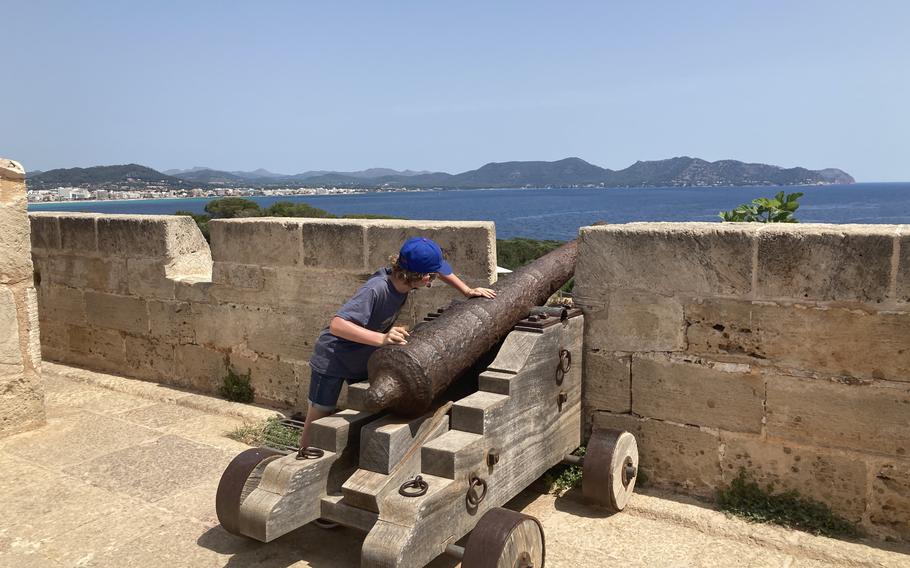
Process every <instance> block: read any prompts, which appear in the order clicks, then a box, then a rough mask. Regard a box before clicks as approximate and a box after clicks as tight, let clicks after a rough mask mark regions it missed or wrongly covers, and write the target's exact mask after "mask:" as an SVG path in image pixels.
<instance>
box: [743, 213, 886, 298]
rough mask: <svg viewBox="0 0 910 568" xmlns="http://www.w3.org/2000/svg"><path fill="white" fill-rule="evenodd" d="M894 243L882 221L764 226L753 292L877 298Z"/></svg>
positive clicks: (774, 295) (882, 291) (775, 295)
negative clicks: (864, 223) (756, 282)
mask: <svg viewBox="0 0 910 568" xmlns="http://www.w3.org/2000/svg"><path fill="white" fill-rule="evenodd" d="M895 244H896V233H895V230H894V228H893V227H889V226H883V225H857V226H851V225H805V224H800V225H797V226H792V225H786V226H777V225H768V226H767V227H763V228H762V230H761V232H760V233H759V236H758V269H757V278H758V290H757V295H758V297H765V298H793V299H796V300H829V301H858V302H881V301H883V300H884V299H885V298H886V297H887V295H888V288H889V286H890V283H891V258H892V253H893V249H894V246H895Z"/></svg>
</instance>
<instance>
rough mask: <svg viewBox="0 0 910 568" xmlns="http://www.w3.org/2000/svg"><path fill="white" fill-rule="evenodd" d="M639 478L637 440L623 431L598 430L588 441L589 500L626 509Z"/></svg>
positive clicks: (585, 475)
mask: <svg viewBox="0 0 910 568" xmlns="http://www.w3.org/2000/svg"><path fill="white" fill-rule="evenodd" d="M637 476H638V444H637V443H636V442H635V436H633V435H632V434H630V433H628V432H622V431H619V430H595V431H594V432H593V433H592V434H591V439H590V440H588V449H587V451H586V452H585V463H584V468H583V472H582V478H581V490H582V493H583V494H584V496H585V497H587V498H588V499H590V500H592V501H594V502H595V503H596V504H598V505H601V506H603V507H606V508H608V509H610V510H611V511H616V512H618V511H622V510H623V509H625V507H626V504H627V503H628V502H629V498H630V497H631V496H632V491H633V490H634V489H635V479H636V477H637Z"/></svg>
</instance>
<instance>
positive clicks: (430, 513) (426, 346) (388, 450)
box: [216, 244, 638, 568]
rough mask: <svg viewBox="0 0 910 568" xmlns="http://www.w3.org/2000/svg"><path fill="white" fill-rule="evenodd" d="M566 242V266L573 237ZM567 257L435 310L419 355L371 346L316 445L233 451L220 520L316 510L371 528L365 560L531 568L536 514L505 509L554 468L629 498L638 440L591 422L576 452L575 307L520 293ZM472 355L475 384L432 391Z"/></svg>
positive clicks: (539, 289)
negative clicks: (449, 560) (363, 373)
mask: <svg viewBox="0 0 910 568" xmlns="http://www.w3.org/2000/svg"><path fill="white" fill-rule="evenodd" d="M551 254H552V253H551ZM560 254H561V255H565V256H564V257H562V258H564V259H566V258H568V259H571V261H570V262H571V265H573V266H574V254H575V252H574V244H573V245H572V246H570V247H568V248H564V249H563V250H562V251H561V252H560ZM544 259H546V257H544ZM551 260H552V258H551ZM538 262H540V261H538ZM555 264H556V265H558V266H564V264H563V263H561V262H556V263H555ZM571 269H572V266H569V268H568V271H567V272H566V271H565V268H559V269H558V270H560V271H562V272H560V274H561V276H558V277H557V278H553V277H552V272H549V273H548V272H545V271H541V270H540V268H534V267H533V265H532V268H530V269H528V270H526V271H525V272H524V275H525V276H523V275H522V274H523V273H522V272H517V273H515V274H513V275H512V276H511V278H510V279H509V282H508V283H503V284H502V285H499V286H497V300H499V301H500V303H496V302H495V301H493V300H481V299H471V300H468V301H466V302H464V303H463V304H459V305H458V306H454V307H452V308H449V309H446V310H444V311H443V312H442V313H439V312H436V313H433V314H429V315H428V316H427V318H426V320H425V322H423V323H421V324H420V325H419V326H418V327H419V329H415V331H414V333H413V334H412V336H411V337H412V340H411V341H409V345H408V346H412V349H413V351H414V352H413V353H411V352H409V351H408V350H405V349H397V348H396V349H389V348H383V349H380V350H378V351H377V352H376V354H375V355H374V357H376V358H377V359H376V361H375V362H374V361H373V360H372V359H371V361H370V365H371V367H370V370H371V382H370V383H369V384H367V383H356V384H353V385H350V386H349V390H348V397H347V400H348V405H349V408H346V409H344V410H340V411H339V412H336V413H335V414H333V415H331V416H328V417H326V418H322V419H320V420H317V421H315V422H313V424H312V431H311V432H312V435H311V439H312V444H313V446H312V447H310V448H304V449H301V450H300V451H296V449H295V448H271V449H270V448H253V449H250V450H247V451H245V452H242V453H241V454H239V455H238V456H237V457H236V458H234V460H233V461H232V462H231V463H230V464H229V465H228V467H227V468H226V469H225V471H224V474H223V475H222V478H221V481H220V483H219V486H218V490H217V493H216V511H217V514H218V519H219V521H220V522H221V524H222V526H223V527H224V528H225V529H226V530H228V531H229V532H232V533H234V534H238V535H244V536H247V537H250V538H253V539H256V540H259V541H262V542H269V541H271V540H273V539H275V538H278V537H279V536H282V535H284V534H287V533H288V532H291V531H293V530H294V529H296V528H298V527H301V526H303V525H304V524H306V523H309V522H312V521H314V520H316V519H318V518H323V519H326V520H329V521H333V522H336V523H339V524H342V525H344V526H347V527H352V528H355V529H358V530H360V531H363V532H364V533H366V536H365V539H364V542H363V546H362V548H361V566H363V567H370V568H373V567H399V568H405V567H414V568H416V567H420V566H425V565H426V564H427V563H429V562H431V561H432V560H433V559H434V558H436V557H437V556H439V555H441V554H447V555H450V556H454V557H457V558H460V559H461V560H462V565H463V566H465V567H467V568H482V567H487V566H525V567H527V566H535V567H539V566H543V565H544V562H545V556H546V549H545V539H544V532H543V528H542V526H541V524H540V523H539V522H538V521H537V520H536V519H534V518H533V517H530V516H528V515H524V514H521V513H518V512H515V511H511V510H508V509H504V508H502V506H503V505H504V504H505V503H507V502H508V501H509V500H511V499H512V498H513V497H515V496H516V495H518V493H520V492H521V491H522V490H524V489H525V488H526V487H528V486H529V485H530V484H531V483H533V482H534V481H535V480H536V479H537V478H538V477H540V476H541V475H542V474H543V473H544V472H546V471H547V470H548V469H549V468H551V467H553V466H554V465H556V464H558V463H561V462H564V463H576V464H578V463H580V462H581V460H582V459H583V466H584V477H583V487H582V491H583V494H584V496H585V497H586V498H589V499H591V500H592V501H593V502H594V503H596V504H598V505H600V506H603V507H605V508H607V509H608V510H611V511H620V510H622V509H623V508H624V507H625V506H626V503H627V502H628V499H629V497H630V496H631V494H632V492H633V491H634V487H635V480H636V476H637V471H638V469H637V468H638V449H637V446H636V442H635V438H634V437H633V436H632V435H631V434H629V433H628V432H619V431H611V430H595V431H594V432H593V433H592V435H591V438H590V440H589V442H588V447H587V448H588V449H587V453H586V454H585V456H584V458H577V457H575V456H572V455H571V454H572V453H573V452H574V451H575V450H576V449H577V448H578V447H579V445H580V443H581V430H582V427H581V355H582V336H583V327H584V316H583V315H582V313H581V311H580V310H576V309H568V308H545V307H539V306H535V305H533V304H532V305H530V306H529V305H528V303H529V302H532V303H538V304H542V303H543V301H542V300H541V299H540V298H541V296H544V298H543V299H546V296H548V295H549V294H550V293H552V291H553V290H555V289H556V288H558V287H559V286H561V285H562V283H563V282H565V280H567V279H568V277H569V276H571V274H572V270H571ZM566 274H568V275H566ZM516 276H517V277H518V278H517V279H516ZM544 281H546V282H544ZM535 282H536V284H535ZM512 286H516V287H517V288H521V290H518V291H514V292H513V291H512V290H511V287H512ZM535 287H536V288H535ZM475 305H476V306H483V310H479V311H478V310H477V309H476V308H475V307H474V306H475ZM462 306H464V307H462ZM480 312H482V313H480ZM446 314H450V315H446ZM484 314H488V315H489V318H490V319H483V318H484V317H485V316H484ZM513 314H514V315H513ZM509 317H512V318H513V319H512V320H510V321H508V322H507V324H506V323H502V322H501V321H499V320H500V318H509ZM444 318H445V319H444ZM459 322H465V323H459ZM484 325H485V326H486V327H483V326H484ZM447 330H455V335H446V333H447ZM499 330H503V331H499ZM480 336H483V338H481V337H480ZM415 337H417V338H420V340H419V341H418V340H414V338H415ZM405 347H407V346H405ZM383 351H385V352H394V355H385V354H384V353H383ZM386 357H388V358H386ZM478 360H480V361H488V363H487V364H485V365H483V366H482V367H483V368H481V369H479V370H475V371H471V372H474V373H476V374H475V376H473V377H471V379H473V380H476V385H477V386H476V390H475V391H473V392H471V393H469V394H466V395H464V396H461V395H459V396H458V397H456V398H453V399H449V398H447V397H445V396H442V397H440V396H438V395H439V394H441V393H448V392H451V391H446V386H448V384H449V383H450V382H451V381H452V380H453V378H454V377H456V376H460V377H462V379H467V377H466V376H465V374H466V373H468V372H469V371H468V370H469V369H470V368H471V366H472V365H474V364H475V363H476V362H477V361H478ZM399 361H406V362H407V364H405V365H403V366H402V367H401V371H400V372H398V371H397V370H396V369H398V367H397V365H398V362H399ZM374 372H375V373H377V374H376V375H375V376H373V375H372V373H374ZM378 377H386V378H384V379H382V380H374V379H377V378H378Z"/></svg>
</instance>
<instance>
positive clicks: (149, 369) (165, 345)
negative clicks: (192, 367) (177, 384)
mask: <svg viewBox="0 0 910 568" xmlns="http://www.w3.org/2000/svg"><path fill="white" fill-rule="evenodd" d="M124 348H125V350H126V364H127V365H128V367H129V370H130V375H132V376H136V377H142V378H146V379H155V380H164V381H165V382H170V380H171V379H172V378H173V376H174V374H175V373H176V355H175V351H174V345H173V344H172V343H169V342H167V341H164V340H161V339H157V340H156V339H148V338H145V337H133V336H132V335H127V336H126V337H125V338H124Z"/></svg>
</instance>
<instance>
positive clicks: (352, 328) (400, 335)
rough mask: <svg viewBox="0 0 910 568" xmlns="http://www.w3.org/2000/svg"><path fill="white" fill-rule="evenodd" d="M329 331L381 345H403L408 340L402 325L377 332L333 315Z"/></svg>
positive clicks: (353, 339)
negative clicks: (383, 331) (385, 331)
mask: <svg viewBox="0 0 910 568" xmlns="http://www.w3.org/2000/svg"><path fill="white" fill-rule="evenodd" d="M329 333H331V334H332V335H334V336H336V337H340V338H342V339H347V340H348V341H353V342H355V343H363V344H364V345H373V346H375V347H381V346H383V345H390V344H393V343H395V344H399V345H405V344H406V343H407V342H408V340H407V338H408V336H409V334H408V330H407V329H405V328H403V327H393V328H392V329H390V330H389V332H388V333H379V332H378V331H371V330H369V329H367V328H365V327H361V326H359V325H357V324H356V323H354V322H352V321H348V320H346V319H344V318H340V317H338V316H335V317H333V318H332V322H331V323H330V324H329Z"/></svg>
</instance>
